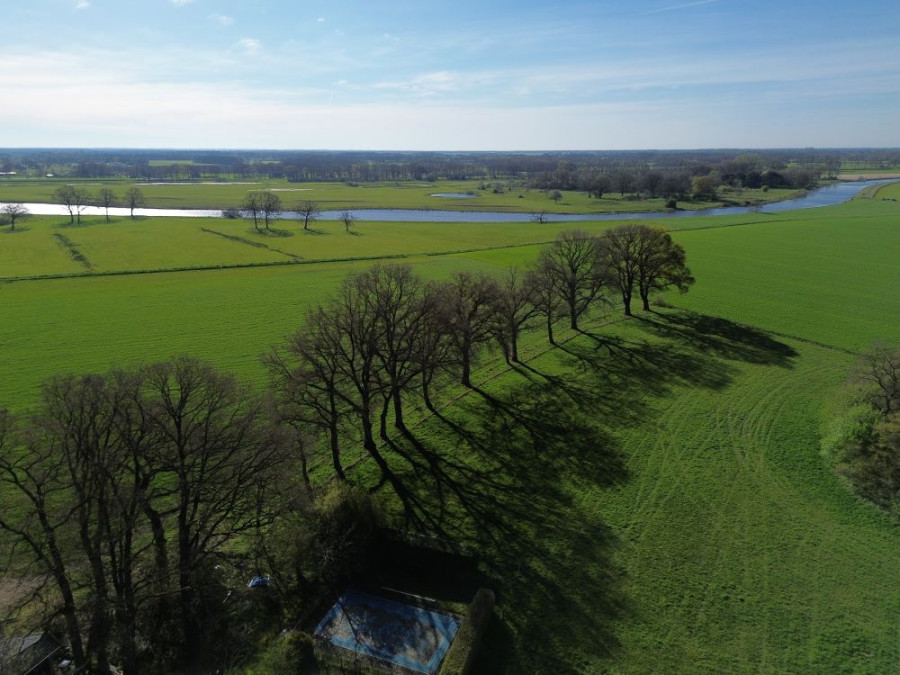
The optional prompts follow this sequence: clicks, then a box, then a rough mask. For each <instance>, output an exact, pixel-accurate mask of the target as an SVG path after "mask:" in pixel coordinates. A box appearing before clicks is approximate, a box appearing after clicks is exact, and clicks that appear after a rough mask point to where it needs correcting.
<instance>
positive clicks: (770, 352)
mask: <svg viewBox="0 0 900 675" xmlns="http://www.w3.org/2000/svg"><path fill="white" fill-rule="evenodd" d="M638 321H640V322H641V323H643V324H644V325H645V326H646V327H647V329H648V330H650V331H652V332H654V333H656V334H657V335H660V336H661V337H666V338H671V339H674V340H678V341H680V342H682V343H685V344H687V345H690V346H691V347H693V348H694V349H696V350H697V351H698V352H700V353H702V354H708V353H711V354H715V355H717V356H721V357H723V358H726V359H730V360H733V361H744V362H746V363H755V364H760V365H774V366H779V367H781V368H793V362H792V359H793V358H794V357H795V356H797V351H796V350H795V349H794V348H793V347H791V346H790V345H786V344H785V343H783V342H779V341H778V340H776V339H774V338H773V337H772V336H771V335H769V334H768V333H766V332H765V331H762V330H760V329H758V328H754V327H753V326H745V325H743V324H739V323H735V322H734V321H729V320H728V319H722V318H720V317H716V316H707V315H705V314H697V313H695V312H689V311H681V312H677V313H665V314H660V313H656V312H654V313H651V314H649V315H644V316H641V317H638Z"/></svg>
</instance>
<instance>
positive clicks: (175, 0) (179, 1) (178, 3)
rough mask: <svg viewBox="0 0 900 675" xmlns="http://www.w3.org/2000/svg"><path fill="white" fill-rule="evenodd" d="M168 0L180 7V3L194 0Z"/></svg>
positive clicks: (186, 3)
mask: <svg viewBox="0 0 900 675" xmlns="http://www.w3.org/2000/svg"><path fill="white" fill-rule="evenodd" d="M169 2H171V3H172V4H173V5H175V6H176V7H181V6H182V5H189V4H191V3H192V2H194V0H169Z"/></svg>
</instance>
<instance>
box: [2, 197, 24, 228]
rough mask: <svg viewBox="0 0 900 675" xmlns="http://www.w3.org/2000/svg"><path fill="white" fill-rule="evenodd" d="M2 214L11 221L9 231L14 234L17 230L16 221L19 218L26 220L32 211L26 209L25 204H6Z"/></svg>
mask: <svg viewBox="0 0 900 675" xmlns="http://www.w3.org/2000/svg"><path fill="white" fill-rule="evenodd" d="M2 213H3V214H4V215H5V216H6V218H7V219H8V220H9V230H10V232H12V231H13V230H15V229H16V221H17V220H18V219H19V218H25V217H26V216H28V215H29V214H30V211H29V210H28V209H27V208H25V206H24V205H23V204H19V203H10V204H4V206H3V209H2Z"/></svg>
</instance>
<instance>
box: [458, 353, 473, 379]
mask: <svg viewBox="0 0 900 675" xmlns="http://www.w3.org/2000/svg"><path fill="white" fill-rule="evenodd" d="M471 371H472V362H471V356H470V354H469V350H467V349H465V350H463V352H462V378H461V379H460V384H462V385H463V386H464V387H469V388H471V387H472V380H471V377H470V376H471Z"/></svg>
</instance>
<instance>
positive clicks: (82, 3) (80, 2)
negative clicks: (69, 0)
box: [75, 0, 91, 9]
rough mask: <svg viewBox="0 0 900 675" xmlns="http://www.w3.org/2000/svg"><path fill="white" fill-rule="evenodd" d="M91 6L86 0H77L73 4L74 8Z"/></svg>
mask: <svg viewBox="0 0 900 675" xmlns="http://www.w3.org/2000/svg"><path fill="white" fill-rule="evenodd" d="M90 6H91V3H90V2H88V0H78V2H77V3H76V4H75V9H87V8H88V7H90Z"/></svg>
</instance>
